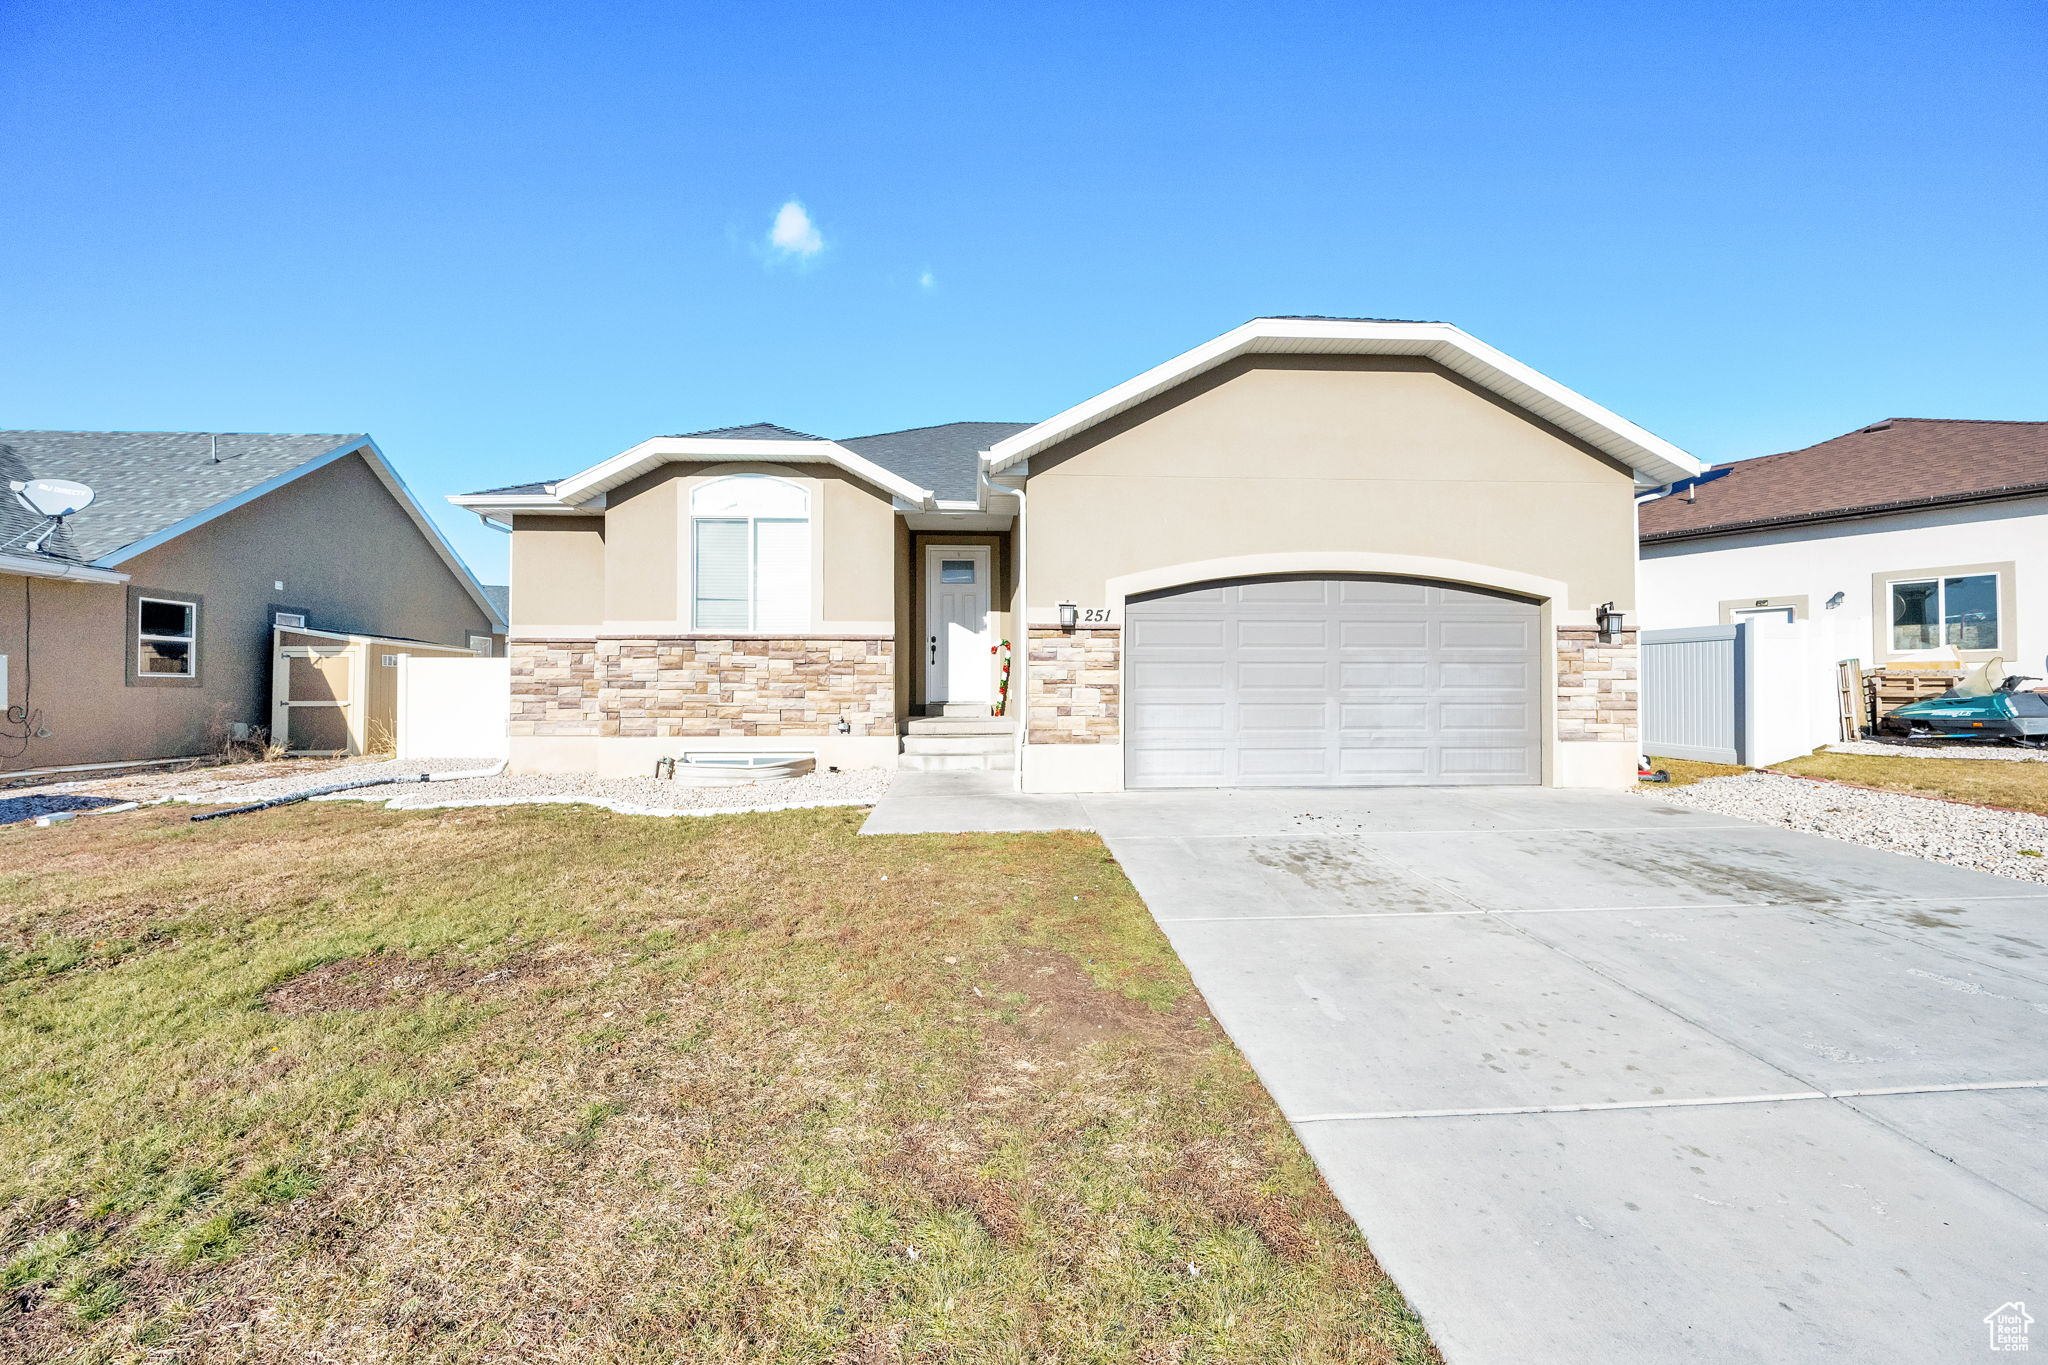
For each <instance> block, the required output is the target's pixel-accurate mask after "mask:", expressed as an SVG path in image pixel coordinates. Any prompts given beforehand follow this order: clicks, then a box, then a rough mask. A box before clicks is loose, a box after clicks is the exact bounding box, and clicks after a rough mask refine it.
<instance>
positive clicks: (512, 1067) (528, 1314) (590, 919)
mask: <svg viewBox="0 0 2048 1365" xmlns="http://www.w3.org/2000/svg"><path fill="white" fill-rule="evenodd" d="M859 819H860V813H859V812H849V811H836V810H834V811H800V812H785V813H778V814H770V815H759V816H745V817H732V818H721V819H699V820H675V821H662V820H647V819H635V818H633V817H625V816H616V815H608V814H605V813H603V812H594V811H589V810H582V809H575V808H561V807H550V808H538V809H531V808H530V809H524V810H521V809H511V810H473V811H453V812H426V813H399V812H387V811H382V810H378V809H374V808H365V807H363V806H359V805H355V804H348V805H335V806H328V805H316V806H303V807H295V808H291V809H288V810H280V811H275V812H269V813H266V814H263V815H257V816H250V817H244V818H239V819H236V820H231V821H218V822H213V823H210V824H207V825H199V826H195V825H192V824H190V823H189V822H187V821H186V820H185V819H184V814H183V813H182V812H170V811H163V810H145V811H140V812H136V813H134V814H132V815H118V816H104V817H98V818H96V819H95V820H92V821H78V822H74V823H73V824H70V825H65V826H58V827H55V828H52V829H48V830H16V831H9V832H7V833H6V834H5V835H0V948H4V950H5V951H4V955H0V982H4V983H5V984H0V1052H4V1055H6V1056H8V1057H9V1058H10V1059H11V1065H12V1066H13V1068H14V1070H13V1074H12V1075H11V1077H10V1082H11V1085H10V1091H11V1093H10V1096H9V1098H8V1100H7V1101H6V1104H5V1107H4V1109H0V1240H4V1244H5V1245H4V1255H5V1257H6V1258H7V1260H8V1264H7V1267H6V1270H5V1279H4V1286H0V1287H4V1289H5V1291H6V1293H7V1294H8V1295H9V1296H10V1298H9V1300H8V1302H7V1304H6V1305H5V1306H4V1307H0V1313H4V1314H5V1316H4V1317H0V1357H4V1358H7V1359H25V1360H26V1359H78V1360H110V1361H111V1360H136V1361H141V1360H145V1359H149V1360H156V1359H175V1360H178V1361H181V1362H211V1361H278V1360H306V1361H321V1362H342V1361H394V1360H404V1361H522V1362H524V1361H579V1362H580V1361H606V1362H609V1361H621V1362H624V1361H633V1362H640V1361H645V1362H677V1361H689V1362H695V1361H728V1360H731V1361H790V1362H795V1361H806V1362H808V1361H832V1362H892V1363H893V1362H940V1361H946V1362H952V1361H961V1362H966V1361H973V1362H983V1361H987V1362H1013V1361H1014V1362H1024V1361H1133V1362H1168V1361H1183V1362H1195V1361H1244V1362H1266V1361H1301V1362H1321V1361H1396V1360H1405V1361H1426V1360H1432V1359H1434V1353H1433V1351H1432V1350H1431V1348H1430V1347H1429V1345H1428V1343H1427V1341H1426V1339H1425V1338H1424V1336H1423V1333H1422V1331H1421V1328H1420V1326H1419V1324H1418V1323H1417V1322H1416V1321H1415V1319H1414V1318H1413V1316H1412V1315H1411V1314H1410V1313H1409V1312H1408V1311H1407V1309H1406V1308H1405V1306H1404V1305H1403V1304H1402V1303H1401V1300H1400V1298H1399V1296H1398V1294H1397V1293H1396V1292H1395V1291H1394V1290H1393V1288H1392V1286H1391V1285H1390V1284H1389V1283H1388V1282H1387V1281H1386V1279H1385V1277H1384V1276H1383V1275H1382V1274H1381V1273H1380V1271H1379V1269H1378V1267H1377V1266H1376V1265H1375V1264H1374V1262H1373V1260H1372V1258H1371V1255H1370V1253H1369V1252H1368V1251H1367V1249H1366V1247H1365V1246H1364V1244H1363V1242H1362V1241H1361V1239H1360V1238H1359V1237H1358V1235H1357V1233H1356V1231H1355V1230H1354V1229H1353V1228H1352V1227H1351V1225H1350V1224H1349V1222H1348V1221H1347V1220H1346V1219H1345V1217H1344V1215H1343V1212H1342V1210H1341V1209H1340V1208H1338V1206H1337V1205H1336V1203H1335V1201H1334V1200H1333V1199H1332V1198H1331V1197H1330V1195H1329V1193H1328V1191H1327V1190H1326V1189H1325V1188H1324V1186H1323V1185H1322V1183H1321V1181H1320V1180H1319V1178H1318V1177H1317V1175H1316V1173H1315V1171H1314V1168H1313V1167H1312V1166H1311V1165H1310V1163H1309V1162H1308V1160H1307V1158H1306V1156H1305V1155H1304V1153H1303V1152H1302V1150H1301V1148H1300V1147H1299V1145H1298V1144H1297V1143H1296V1142H1295V1140H1294V1138H1293V1136H1292V1134H1291V1133H1290V1132H1289V1131H1288V1129H1287V1128H1286V1126H1285V1124H1284V1123H1283V1122H1282V1121H1281V1119H1280V1117H1279V1115H1278V1114H1277V1112H1276V1111H1275V1110H1274V1108H1273V1106H1272V1104H1271V1101H1270V1100H1269V1099H1268V1098H1267V1097H1266V1095H1265V1094H1264V1092H1263V1091H1262V1090H1261V1089H1260V1088H1259V1086H1258V1084H1257V1082H1256V1081H1255V1080H1254V1078H1253V1077H1252V1076H1251V1074H1250V1072H1249V1070H1248V1069H1247V1068H1246V1066H1245V1065H1244V1062H1243V1060H1242V1059H1241V1058H1240V1057H1239V1056H1238V1055H1237V1053H1236V1052H1235V1050H1234V1049H1232V1048H1231V1047H1230V1045H1229V1044H1228V1042H1227V1041H1226V1040H1224V1039H1223V1038H1222V1037H1221V1035H1220V1034H1219V1032H1218V1031H1217V1029H1216V1027H1215V1025H1214V1023H1213V1022H1212V1021H1211V1020H1210V1019H1209V1018H1208V1016H1207V1013H1206V1011H1205V1010H1204V1009H1203V1007H1202V1003H1201V1001H1200V999H1199V997H1198V996H1197V995H1196V994H1195V992H1194V991H1193V989H1192V987H1191V985H1190V984H1189V982H1188V981H1187V978H1186V976H1185V974H1184V973H1183V971H1182V969H1181V967H1180V966H1179V964H1178V962H1177V961H1176V960H1175V959H1174V958H1173V956H1172V954H1171V952H1170V950H1169V949H1168V948H1167V947H1166V945H1165V943H1164V942H1163V940H1162V939H1161V938H1160V937H1159V935H1158V934H1157V932H1156V931H1155V930H1154V928H1153V926H1152V924H1151V922H1150V920H1149V917H1148V916H1146V914H1145V913H1144V910H1143V907H1142V906H1141V905H1140V904H1139V902H1138V901H1137V899H1136V897H1135V895H1134V894H1133V893H1132V892H1131V890H1130V887H1129V886H1128V884H1127V883H1126V882H1125V881H1124V879H1123V877H1122V875H1121V873H1120V872H1119V870H1118V869H1117V868H1116V866H1115V864H1114V863H1113V861H1112V860H1111V859H1110V858H1109V857H1108V855H1107V853H1106V852H1105V850H1104V849H1103V848H1102V846H1101V844H1100V843H1099V842H1097V841H1096V840H1095V839H1094V838H1092V837H1090V836H1085V835H1076V834H1046V835H1019V836H977V837H968V836H930V837H921V838H890V839H860V838H858V837H856V836H855V835H854V833H853V831H854V830H855V829H856V828H857V825H858V821H859ZM1395 1178H1398V1176H1396V1177H1395Z"/></svg>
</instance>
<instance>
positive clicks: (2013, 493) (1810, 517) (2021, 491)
mask: <svg viewBox="0 0 2048 1365" xmlns="http://www.w3.org/2000/svg"><path fill="white" fill-rule="evenodd" d="M2042 494H2048V482H2042V483H2029V484H2009V485H2006V486H2003V487H2000V488H1982V489H1977V490H1975V491H1973V492H1969V493H1942V494H1938V495H1936V496H1934V497H1928V498H1900V499H1897V500H1895V501H1892V502H1872V503H1865V504H1863V505H1861V506H1858V507H1839V508H1835V509H1833V510H1831V511H1827V512H1797V513H1793V514H1791V515H1789V516H1782V517H1751V518H1750V519H1748V520H1747V521H1724V522H1717V523H1715V524H1714V525H1712V526H1686V527H1681V528H1678V529H1675V530H1670V531H1645V532H1643V533H1641V534H1640V535H1639V536H1637V540H1639V541H1640V542H1641V543H1642V544H1645V545H1657V544H1666V543H1669V542H1672V541H1678V540H1701V539H1705V538H1707V537H1709V536H1728V535H1737V534H1740V533H1741V532H1744V531H1766V530H1770V529H1772V528H1774V527H1779V526H1808V525H1812V526H1818V525H1822V524H1825V523H1827V522H1832V521H1855V520H1858V519H1859V518H1863V517H1882V516H1888V515H1890V514H1891V513H1893V512H1914V511H1919V510H1921V509H1923V508H1929V507H1961V506H1965V505H1968V504H1970V503H1978V502H2004V501H2007V500H2008V499H2012V498H2025V497H2038V496H2040V495H2042Z"/></svg>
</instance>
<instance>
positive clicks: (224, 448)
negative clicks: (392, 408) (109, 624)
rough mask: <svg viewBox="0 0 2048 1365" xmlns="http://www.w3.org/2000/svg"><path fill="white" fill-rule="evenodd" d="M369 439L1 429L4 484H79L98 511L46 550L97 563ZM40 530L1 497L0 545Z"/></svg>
mask: <svg viewBox="0 0 2048 1365" xmlns="http://www.w3.org/2000/svg"><path fill="white" fill-rule="evenodd" d="M366 439H368V438H367V437H364V436H362V435H360V434H357V435H343V436H269V435H249V434H244V433H240V432H223V433H221V434H219V435H217V436H214V435H207V434H204V433H197V432H189V431H0V477H4V478H6V479H8V480H27V479H73V480H76V481H77V482H79V483H82V484H85V485H87V486H89V487H90V488H91V489H92V491H93V493H94V498H93V502H92V505H91V506H90V507H88V508H86V509H85V510H84V511H82V512H78V513H74V514H73V515H72V516H70V517H68V518H66V519H65V523H64V528H63V529H62V530H61V531H59V532H57V534H56V535H54V536H52V537H51V538H50V540H49V542H48V544H47V545H46V547H45V548H46V549H47V550H48V551H49V552H50V553H52V554H56V555H59V556H63V557H66V558H72V559H78V560H81V561H85V562H88V563H89V562H91V561H93V560H96V559H99V558H100V557H101V556H103V555H110V554H113V553H114V552H115V551H117V550H120V549H122V548H123V547H124V546H128V545H133V544H135V543H136V542H137V541H141V540H146V539H148V538H150V537H151V536H154V535H156V534H157V533H158V532H160V531H163V530H165V529H167V528H169V527H172V526H176V525H177V524H178V523H179V522H182V521H184V520H186V519H187V518H188V517H191V516H193V515H195V514H197V513H200V512H204V511H205V510H206V509H208V508H210V507H214V506H216V505H218V504H220V503H222V502H225V501H227V500H228V499H230V498H233V497H235V496H237V495H239V494H242V493H246V492H248V491H249V490H250V489H251V488H254V487H256V486H258V485H259V484H264V483H267V482H269V481H270V480H272V479H275V478H276V477H277V476H278V475H280V474H283V473H287V472H289V471H291V470H294V469H297V468H298V467H299V466H300V465H303V464H305V463H306V462H307V461H309V460H315V459H318V458H319V457H320V456H322V455H325V454H327V453H328V452H329V451H331V450H334V449H336V448H337V447H341V446H354V445H359V444H361V443H362V442H363V441H364V440H366ZM39 524H40V518H38V517H36V516H35V515H34V514H33V513H31V512H30V511H28V509H26V508H24V507H23V506H21V504H20V503H19V502H17V501H16V500H15V499H13V498H11V497H10V498H0V541H11V540H13V539H14V538H15V537H16V536H17V535H20V534H21V533H23V532H24V531H27V530H29V529H30V528H32V527H34V526H37V525H39Z"/></svg>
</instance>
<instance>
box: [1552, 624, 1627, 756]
mask: <svg viewBox="0 0 2048 1365" xmlns="http://www.w3.org/2000/svg"><path fill="white" fill-rule="evenodd" d="M1637 666H1638V664H1637V653H1636V633H1635V632H1634V631H1633V630H1624V631H1622V632H1621V633H1620V635H1619V636H1618V638H1616V639H1615V640H1614V641H1612V642H1611V643H1609V642H1604V641H1602V640H1601V638H1600V632H1599V631H1598V630H1596V629H1595V628H1594V627H1592V626H1559V627H1558V628H1557V737H1558V739H1560V740H1562V741H1564V742H1566V743H1572V742H1574V741H1578V742H1584V741H1588V740H1607V741H1625V742H1630V743H1633V742H1635V741H1636V738H1637V729H1636V718H1637V704H1636V703H1637V697H1638V695H1639V690H1640V684H1639V681H1638V678H1639V675H1638V671H1637Z"/></svg>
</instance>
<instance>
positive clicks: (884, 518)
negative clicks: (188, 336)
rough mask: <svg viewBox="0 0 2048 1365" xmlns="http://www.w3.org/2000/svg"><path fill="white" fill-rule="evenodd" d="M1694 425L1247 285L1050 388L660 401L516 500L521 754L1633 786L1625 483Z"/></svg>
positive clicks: (600, 766) (1271, 782) (1673, 463)
mask: <svg viewBox="0 0 2048 1365" xmlns="http://www.w3.org/2000/svg"><path fill="white" fill-rule="evenodd" d="M1699 468H1700V467H1699V465H1698V464H1697V463H1696V462H1695V461H1694V460H1693V459H1692V458H1691V457H1690V456H1688V455H1686V454H1685V453H1684V452H1683V451H1681V450H1678V449H1676V448H1675V447H1673V446H1672V445H1670V444H1669V443H1668V442H1665V441H1663V440H1660V439H1659V438H1657V437H1656V436H1653V435H1651V434H1650V433H1649V432H1647V431H1645V430H1643V429H1642V428H1641V427H1638V426H1636V425H1635V424H1634V423H1632V422H1629V421H1626V420H1624V419H1623V418H1621V417H1618V416H1616V415H1615V414H1614V413H1612V412H1609V411H1608V410H1607V409H1605V408H1603V407H1601V406H1599V405H1598V404H1596V403H1594V402H1592V401H1591V400H1590V399H1587V398H1585V397H1583V396H1581V395H1580V394H1577V393H1574V392H1573V391H1572V390H1570V389H1567V388H1565V387H1564V386H1563V385H1561V384H1559V383H1557V382H1556V381H1554V380H1551V379H1549V378H1546V377H1545V376H1543V375H1541V374H1539V373H1537V372H1536V371H1534V370H1532V369H1531V368H1529V367H1528V366H1526V365H1524V364H1522V363H1520V362H1519V361H1516V360H1514V359H1512V358H1511V357H1509V356H1507V355H1504V354H1502V353H1501V352H1499V351H1497V350H1495V349H1494V348H1493V347H1491V346H1488V345H1486V344H1485V343H1484V342H1482V341H1479V340H1478V339H1477V338H1474V337H1472V336H1469V335H1467V334H1466V333H1465V332H1463V331H1461V330H1459V329H1458V328H1456V327H1453V326H1450V325H1448V324H1445V323H1438V322H1400V321H1386V320H1363V319H1341V318H1302V317H1270V318H1258V319H1255V320H1253V321H1251V322H1249V323H1246V324H1245V325H1244V326H1242V327H1238V328H1236V329H1234V330H1232V331H1230V332H1227V333H1225V334H1224V335H1222V336H1220V337H1217V338H1215V339H1214V340H1212V341H1209V342H1206V343H1204V344H1203V345H1201V346H1198V347H1196V348H1195V349H1193V350H1191V351H1188V352H1186V353H1185V354H1183V355H1180V356H1176V357H1175V358H1173V359H1171V360H1168V361H1166V362H1165V363H1164V364H1161V365H1159V366H1157V367H1155V368H1153V369H1150V370H1147V371H1146V372H1145V373H1143V374H1141V375H1138V376H1137V377H1136V378H1133V379H1129V380H1127V381H1125V382H1123V383H1120V384H1118V385H1116V386H1115V387H1113V388H1111V389H1108V390H1106V391H1105V392H1103V393H1100V394H1097V395H1095V396H1094V397H1092V398H1089V399H1087V400H1085V401H1083V402H1080V403H1077V404H1075V405H1074V406H1072V407H1070V408H1068V409H1066V410H1065V411H1063V412H1060V413H1058V414H1056V415H1054V416H1052V417H1049V418H1047V419H1045V420H1044V421H1041V422H1036V423H1018V422H1009V423H1004V422H955V423H949V424H945V425H941V426H934V427H923V428H917V429H914V430H909V431H898V432H888V433H883V434H879V435H870V436H857V437H850V438H842V439H837V440H834V439H827V438H825V437H820V436H813V435H808V434H806V433H803V432H800V431H792V430H789V429H787V428H783V427H779V426H774V425H770V424H766V423H763V424H756V425H753V426H743V427H728V428H721V429H716V430H708V431H696V432H691V433H688V434H686V435H680V436H662V437H656V438H654V439H651V440H647V441H643V442H641V443H640V444H639V445H636V446H634V447H633V448H632V449H630V450H626V451H623V452H621V453H619V454H617V455H614V456H611V457H610V458H608V459H604V460H600V461H598V462H596V463H593V464H590V465H588V467H585V468H582V469H579V470H578V471H577V472H575V473H571V474H568V475H567V476H565V477H560V478H556V479H554V480H551V481H548V482H541V483H528V484H521V485H518V486H516V487H510V488H498V489H492V490H488V491H485V492H480V493H474V494H469V495H465V496H461V497H457V498H456V499H454V501H455V502H456V503H457V504H458V505H460V506H463V507H467V508H469V509H470V510H471V511H473V512H476V513H478V514H479V515H482V516H484V517H487V518H490V519H492V520H495V521H498V522H500V523H502V524H505V525H507V526H509V527H510V529H511V532H512V623H511V635H510V639H509V649H510V654H511V659H512V665H511V671H512V689H513V698H512V705H513V711H512V715H513V722H512V727H513V728H512V736H511V752H512V761H513V764H514V766H515V768H517V769H524V770H596V771H599V772H609V773H647V772H650V771H652V769H653V765H654V763H655V761H656V760H657V759H659V758H664V757H675V756H678V755H681V754H685V753H690V752H694V751H730V750H735V749H740V750H756V751H760V750H787V751H802V752H810V753H814V754H816V755H817V757H818V760H819V761H820V763H823V764H830V765H836V766H855V765H879V766H895V765H897V764H899V763H903V764H907V765H909V766H916V767H960V766H987V767H999V768H1009V767H1015V768H1016V769H1017V771H1018V780H1019V782H1020V784H1021V786H1022V787H1023V788H1024V789H1026V790H1033V791H1103V790H1116V789H1120V788H1124V787H1162V786H1182V787H1185V786H1315V785H1332V786H1339V785H1341V786H1354V785H1356V786H1365V785H1403V784H1406V785H1424V784H1457V783H1549V784H1554V785H1560V786H1622V785H1626V784H1628V783H1630V782H1632V781H1633V779H1634V770H1635V759H1636V728H1635V705H1636V695H1635V636H1634V630H1633V622H1632V621H1630V620H1628V615H1629V613H1631V612H1632V611H1633V610H1634V598H1635V498H1636V496H1637V493H1638V491H1639V490H1641V489H1644V488H1648V487H1655V486H1661V485H1666V484H1669V483H1671V482H1673V481H1675V480H1679V479H1684V478H1689V477H1691V476H1692V475H1694V474H1697V473H1698V472H1699Z"/></svg>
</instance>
